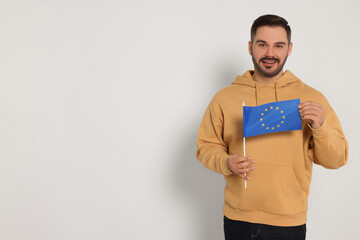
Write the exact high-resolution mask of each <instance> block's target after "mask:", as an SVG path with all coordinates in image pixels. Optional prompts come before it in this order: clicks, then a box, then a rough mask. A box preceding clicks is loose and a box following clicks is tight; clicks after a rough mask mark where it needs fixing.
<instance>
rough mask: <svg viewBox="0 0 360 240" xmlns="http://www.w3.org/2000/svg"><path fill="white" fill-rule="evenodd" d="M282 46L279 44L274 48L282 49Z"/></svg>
mask: <svg viewBox="0 0 360 240" xmlns="http://www.w3.org/2000/svg"><path fill="white" fill-rule="evenodd" d="M283 47H284V46H283V45H281V44H278V45H275V48H283Z"/></svg>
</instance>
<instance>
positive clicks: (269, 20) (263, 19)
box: [250, 14, 291, 43]
mask: <svg viewBox="0 0 360 240" xmlns="http://www.w3.org/2000/svg"><path fill="white" fill-rule="evenodd" d="M262 26H270V27H282V28H284V29H285V31H286V35H287V38H288V40H289V43H290V42H291V28H290V26H289V25H288V22H287V21H286V20H285V19H284V18H282V17H279V16H277V15H272V14H267V15H263V16H260V17H258V18H257V19H256V20H255V21H254V23H253V24H252V26H251V31H250V37H251V41H252V42H253V41H254V37H255V34H256V30H257V29H258V28H259V27H262Z"/></svg>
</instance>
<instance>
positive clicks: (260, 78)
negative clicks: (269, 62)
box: [252, 69, 284, 84]
mask: <svg viewBox="0 0 360 240" xmlns="http://www.w3.org/2000/svg"><path fill="white" fill-rule="evenodd" d="M283 74H284V72H283V71H281V72H279V73H278V74H277V75H276V76H274V77H266V76H264V75H263V74H261V73H260V72H259V71H257V70H256V69H254V74H253V75H252V78H253V79H254V81H255V82H259V83H263V84H269V83H273V82H275V81H276V80H278V79H279V78H281V76H282V75H283Z"/></svg>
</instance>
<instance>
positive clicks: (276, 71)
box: [251, 54, 287, 78]
mask: <svg viewBox="0 0 360 240" xmlns="http://www.w3.org/2000/svg"><path fill="white" fill-rule="evenodd" d="M251 58H252V61H253V63H254V67H255V68H256V70H258V71H259V72H260V73H261V74H262V75H264V76H265V77H267V78H272V77H275V76H276V75H278V74H279V72H281V71H282V70H283V68H284V65H285V63H286V60H287V56H286V57H285V59H284V61H283V62H282V63H280V60H279V59H278V58H274V57H264V58H261V59H260V60H259V63H258V62H256V60H255V58H254V55H253V54H251ZM263 60H273V61H276V62H277V63H278V67H277V68H276V69H274V70H272V71H271V72H268V71H265V70H264V69H262V68H261V67H260V62H261V61H263Z"/></svg>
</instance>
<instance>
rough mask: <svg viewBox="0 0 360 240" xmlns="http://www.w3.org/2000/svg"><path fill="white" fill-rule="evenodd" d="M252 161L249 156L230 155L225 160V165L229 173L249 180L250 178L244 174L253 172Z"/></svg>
mask: <svg viewBox="0 0 360 240" xmlns="http://www.w3.org/2000/svg"><path fill="white" fill-rule="evenodd" d="M254 162H255V161H254V160H253V159H251V158H250V157H249V156H245V157H244V156H239V155H238V154H234V155H230V157H229V158H228V159H227V164H228V167H229V169H230V171H231V172H232V173H233V174H236V175H238V176H240V177H242V178H244V179H245V180H249V179H250V178H249V177H248V176H246V173H248V172H250V171H253V170H254V169H255V166H253V165H252V164H254Z"/></svg>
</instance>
